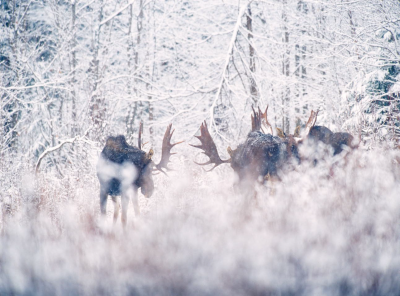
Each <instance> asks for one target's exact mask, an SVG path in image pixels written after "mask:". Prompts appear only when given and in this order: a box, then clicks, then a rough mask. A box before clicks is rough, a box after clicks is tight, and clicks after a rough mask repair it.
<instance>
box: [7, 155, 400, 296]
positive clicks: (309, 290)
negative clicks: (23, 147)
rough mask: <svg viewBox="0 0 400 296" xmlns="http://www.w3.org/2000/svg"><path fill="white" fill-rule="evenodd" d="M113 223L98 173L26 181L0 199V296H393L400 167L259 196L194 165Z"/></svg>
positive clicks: (326, 168)
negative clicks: (104, 213) (103, 208)
mask: <svg viewBox="0 0 400 296" xmlns="http://www.w3.org/2000/svg"><path fill="white" fill-rule="evenodd" d="M174 163H175V167H176V168H177V170H176V171H175V172H173V173H171V174H170V176H169V177H166V176H164V175H162V174H160V175H157V176H155V177H154V179H155V184H156V192H155V194H154V196H153V197H152V198H151V199H145V198H144V197H143V196H140V206H141V210H142V216H140V217H134V211H133V207H132V204H130V209H129V212H128V220H129V221H128V226H127V229H126V230H125V231H123V229H122V225H121V222H120V221H118V223H117V224H116V225H113V222H112V211H113V207H112V202H111V200H109V202H108V217H107V221H103V223H102V222H101V221H100V220H99V197H98V187H99V186H98V182H97V179H96V178H95V175H94V174H93V175H91V176H78V175H76V174H75V176H74V177H72V176H70V177H66V178H64V179H62V180H60V179H57V178H54V176H52V175H49V174H47V175H46V174H42V175H40V176H39V177H38V179H37V183H36V185H35V184H34V181H33V180H32V175H29V174H25V175H24V176H23V178H22V182H21V183H20V184H21V187H20V188H15V189H14V190H15V191H13V189H10V190H9V191H8V193H7V194H8V195H7V194H6V196H3V199H2V204H1V205H2V217H1V227H2V228H1V231H2V232H1V236H0V295H78V294H79V295H399V293H400V292H399V291H400V273H399V270H400V219H399V218H400V166H399V164H398V163H397V162H396V161H395V155H394V154H393V153H392V152H390V151H373V152H371V151H370V152H365V151H361V150H360V151H356V152H355V153H354V154H353V155H352V156H351V157H349V158H348V159H347V160H346V161H344V160H339V161H337V162H336V164H335V166H332V161H331V160H329V161H326V162H325V161H320V163H319V165H318V167H317V168H312V167H310V166H309V165H308V164H307V163H305V164H303V165H302V166H300V167H298V168H297V170H296V171H293V172H291V173H288V174H287V175H285V177H284V180H283V182H282V183H279V184H275V185H274V188H270V187H267V186H257V188H256V190H257V197H256V198H254V197H253V196H251V197H246V196H243V195H241V194H239V193H237V192H236V191H235V190H234V188H233V184H234V182H235V179H234V178H235V176H234V174H233V173H232V171H231V170H230V168H229V166H225V167H220V168H218V169H216V170H215V171H214V172H212V173H205V172H204V171H202V170H201V169H200V168H199V167H197V166H195V165H194V164H193V163H192V162H191V158H190V159H189V158H188V159H186V158H185V157H183V156H182V157H181V158H176V159H175V160H174Z"/></svg>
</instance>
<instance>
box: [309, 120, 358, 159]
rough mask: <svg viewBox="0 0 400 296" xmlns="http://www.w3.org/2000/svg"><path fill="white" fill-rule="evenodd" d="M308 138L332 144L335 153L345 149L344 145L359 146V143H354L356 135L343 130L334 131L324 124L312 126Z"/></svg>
mask: <svg viewBox="0 0 400 296" xmlns="http://www.w3.org/2000/svg"><path fill="white" fill-rule="evenodd" d="M308 139H309V140H311V141H314V142H317V143H318V142H322V143H324V144H326V145H329V146H331V147H332V149H333V155H337V154H340V153H341V152H342V151H343V147H344V146H347V147H349V148H351V149H354V148H357V145H354V144H353V140H354V137H353V136H352V135H350V134H349V133H342V132H339V133H334V132H332V131H331V130H330V129H329V128H327V127H324V126H314V127H313V128H311V130H310V133H309V135H308Z"/></svg>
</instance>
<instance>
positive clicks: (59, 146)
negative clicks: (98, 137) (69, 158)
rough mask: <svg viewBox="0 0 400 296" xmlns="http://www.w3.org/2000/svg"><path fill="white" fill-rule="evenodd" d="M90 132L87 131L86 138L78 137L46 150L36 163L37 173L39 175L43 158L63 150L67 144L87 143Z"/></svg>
mask: <svg viewBox="0 0 400 296" xmlns="http://www.w3.org/2000/svg"><path fill="white" fill-rule="evenodd" d="M88 132H89V130H87V131H86V132H85V136H76V137H74V138H70V139H66V140H64V141H62V142H61V143H60V144H58V145H56V146H54V147H50V148H47V149H46V150H44V151H43V153H42V154H40V156H39V158H38V161H37V162H36V173H38V171H39V167H40V164H41V162H42V160H43V158H44V157H45V156H46V155H47V154H49V153H51V152H54V151H56V150H58V149H60V148H61V147H62V146H64V145H65V144H72V143H74V142H75V141H83V142H85V143H87V139H86V135H87V133H88Z"/></svg>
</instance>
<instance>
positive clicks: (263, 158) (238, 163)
mask: <svg viewBox="0 0 400 296" xmlns="http://www.w3.org/2000/svg"><path fill="white" fill-rule="evenodd" d="M267 110H268V107H267V109H266V110H265V112H264V113H263V112H261V110H260V109H259V110H258V112H256V111H255V110H254V109H253V115H252V116H251V120H252V130H251V132H250V133H249V134H248V135H247V138H246V140H245V141H244V143H242V144H239V145H238V147H237V148H236V149H235V150H232V149H231V148H230V147H228V153H229V155H230V159H228V160H222V159H221V158H220V157H219V154H218V150H217V147H216V145H215V143H214V141H213V139H212V137H211V135H210V133H209V131H208V128H207V124H206V122H204V123H203V124H202V125H201V126H200V133H201V135H200V136H196V137H197V138H198V139H199V140H200V142H201V145H192V146H193V147H196V148H200V149H202V150H204V154H205V155H207V156H208V157H209V158H210V160H209V161H207V162H206V163H201V164H199V165H208V164H214V167H213V168H212V169H214V168H215V167H216V166H218V165H220V164H222V163H230V165H231V167H232V169H233V170H234V171H235V173H236V174H237V175H238V177H239V184H252V183H253V182H254V181H258V180H260V181H263V182H264V181H265V180H267V179H270V178H273V179H280V178H279V175H278V173H279V171H281V170H283V169H284V168H285V166H286V164H288V163H290V161H291V160H294V161H295V162H299V161H300V158H299V154H298V149H297V144H296V143H297V142H296V141H295V139H294V138H293V137H288V138H285V139H281V138H279V137H275V136H273V135H272V134H269V131H271V133H272V127H271V125H270V124H269V123H268V120H267ZM312 116H314V115H312ZM212 169H211V170H212Z"/></svg>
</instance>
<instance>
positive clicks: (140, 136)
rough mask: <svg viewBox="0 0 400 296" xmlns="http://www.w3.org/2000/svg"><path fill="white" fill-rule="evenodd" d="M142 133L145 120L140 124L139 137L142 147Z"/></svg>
mask: <svg viewBox="0 0 400 296" xmlns="http://www.w3.org/2000/svg"><path fill="white" fill-rule="evenodd" d="M142 133H143V122H140V125H139V137H138V148H139V149H142Z"/></svg>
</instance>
